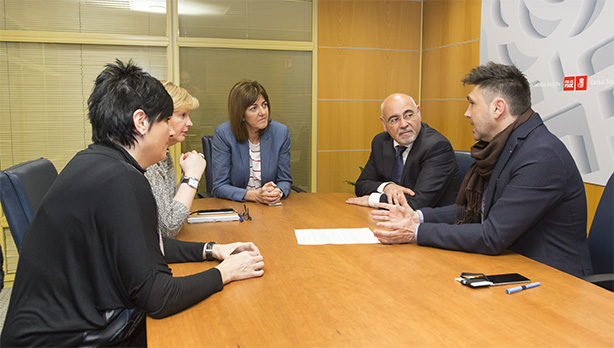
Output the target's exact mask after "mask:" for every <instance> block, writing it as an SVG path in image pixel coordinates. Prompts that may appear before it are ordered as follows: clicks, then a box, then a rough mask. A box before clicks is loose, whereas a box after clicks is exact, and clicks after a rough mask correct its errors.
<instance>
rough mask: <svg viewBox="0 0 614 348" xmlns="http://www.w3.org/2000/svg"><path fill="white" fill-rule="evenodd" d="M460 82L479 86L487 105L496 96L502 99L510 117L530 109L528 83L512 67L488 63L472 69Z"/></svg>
mask: <svg viewBox="0 0 614 348" xmlns="http://www.w3.org/2000/svg"><path fill="white" fill-rule="evenodd" d="M461 81H462V82H463V84H464V85H476V86H479V87H480V89H482V90H483V91H484V92H483V94H484V97H485V102H486V103H487V104H488V103H490V102H491V101H492V99H493V98H494V97H495V96H497V95H499V96H501V97H503V98H504V99H505V101H506V102H507V104H508V105H509V107H510V113H511V114H512V116H518V115H521V114H522V113H523V112H525V111H527V109H529V108H530V107H531V86H530V85H529V81H528V80H527V77H526V76H525V75H524V74H523V73H522V71H520V70H519V69H518V68H517V67H515V66H513V65H504V64H497V63H495V62H488V63H487V64H485V65H480V66H478V67H477V68H474V69H472V70H471V71H470V72H469V73H468V74H467V76H465V78H463V79H462V80H461ZM487 99H489V100H487Z"/></svg>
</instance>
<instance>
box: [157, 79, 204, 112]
mask: <svg viewBox="0 0 614 348" xmlns="http://www.w3.org/2000/svg"><path fill="white" fill-rule="evenodd" d="M160 82H161V83H162V85H163V86H164V88H166V91H167V92H168V94H170V96H171V98H173V106H174V111H192V110H194V109H196V108H197V107H198V106H199V105H200V104H199V103H198V99H196V98H194V97H192V96H191V95H190V93H189V92H188V91H187V90H186V89H185V88H183V87H180V86H177V85H176V84H174V83H172V82H170V81H164V80H160Z"/></svg>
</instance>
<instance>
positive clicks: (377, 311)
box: [147, 193, 614, 348]
mask: <svg viewBox="0 0 614 348" xmlns="http://www.w3.org/2000/svg"><path fill="white" fill-rule="evenodd" d="M348 197H350V195H349V194H342V193H299V194H296V193H293V194H291V195H290V197H289V198H288V199H286V200H285V201H283V205H282V206H277V207H269V206H265V205H260V204H256V203H247V204H246V205H247V206H248V207H249V212H250V215H251V216H252V218H253V220H252V221H245V222H215V223H201V224H190V225H188V224H186V226H184V227H183V229H182V230H181V232H180V233H179V235H178V238H179V239H181V240H189V241H202V242H207V241H217V242H218V243H229V242H234V241H251V242H254V243H255V244H256V245H257V246H258V247H259V249H260V251H261V253H262V255H263V256H264V261H265V273H264V276H262V277H261V278H256V279H249V280H244V281H239V282H233V283H230V284H227V285H226V286H225V288H224V290H222V291H221V292H219V293H217V294H214V295H213V296H211V297H209V298H208V299H206V300H204V301H202V302H200V303H198V304H197V305H195V306H193V307H191V308H189V309H187V310H185V311H183V312H181V313H178V314H176V315H173V316H171V317H168V318H165V319H161V320H156V319H152V318H149V317H148V318H147V337H148V344H149V347H242V348H244V347H417V346H419V347H461V346H470V347H613V346H614V294H612V293H610V292H609V291H607V290H604V289H601V288H599V287H597V286H595V285H592V284H589V283H587V282H584V281H582V280H580V279H578V278H575V277H573V276H570V275H567V274H566V273H563V272H560V271H558V270H556V269H553V268H551V267H548V266H546V265H543V264H541V263H538V262H536V261H533V260H531V259H528V258H526V257H524V256H521V255H518V254H513V253H508V254H504V255H499V256H485V255H477V254H470V253H463V252H455V251H448V250H439V249H435V248H429V247H421V246H417V245H409V244H405V245H382V244H361V245H317V246H312V245H298V244H297V241H296V237H295V234H294V229H304V228H357V227H369V228H371V229H373V228H374V226H375V224H374V221H373V219H372V218H371V214H370V211H371V209H370V208H366V207H358V206H352V205H348V204H345V200H346V198H348ZM220 207H233V208H235V209H237V210H239V211H241V210H242V209H243V204H242V203H238V202H231V201H227V200H220V199H216V198H206V199H200V200H196V201H195V203H194V206H193V208H194V209H204V208H220ZM215 265H216V263H211V262H202V263H187V264H175V265H172V269H173V272H174V274H175V275H176V276H182V275H189V274H192V273H196V272H199V271H203V270H205V269H208V268H210V267H213V266H215ZM461 272H482V273H485V274H498V273H511V272H518V273H520V274H522V275H525V276H527V277H528V278H530V279H531V280H532V281H539V282H541V283H542V285H541V286H540V287H537V288H533V289H529V290H525V291H521V292H518V293H515V294H511V295H508V294H506V293H505V289H506V288H507V287H509V286H499V287H490V288H481V289H471V288H468V287H465V286H462V285H461V284H459V283H458V282H456V281H455V280H454V277H458V276H459V275H460V273H461Z"/></svg>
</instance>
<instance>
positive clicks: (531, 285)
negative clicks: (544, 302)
mask: <svg viewBox="0 0 614 348" xmlns="http://www.w3.org/2000/svg"><path fill="white" fill-rule="evenodd" d="M540 285H542V283H540V282H537V283H531V284H527V285H521V286H515V287H513V288H509V289H505V292H507V293H508V294H513V293H515V292H518V291H522V290H524V289H530V288H534V287H536V286H540Z"/></svg>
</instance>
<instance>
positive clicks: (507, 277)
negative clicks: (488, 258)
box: [486, 273, 531, 285]
mask: <svg viewBox="0 0 614 348" xmlns="http://www.w3.org/2000/svg"><path fill="white" fill-rule="evenodd" d="M486 278H487V279H488V281H490V282H491V283H492V285H508V284H520V283H530V282H531V280H530V279H529V278H527V277H525V276H523V275H520V274H518V273H507V274H494V275H487V276H486Z"/></svg>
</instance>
